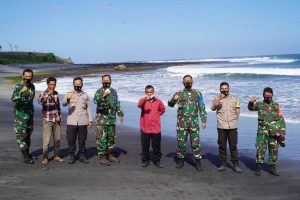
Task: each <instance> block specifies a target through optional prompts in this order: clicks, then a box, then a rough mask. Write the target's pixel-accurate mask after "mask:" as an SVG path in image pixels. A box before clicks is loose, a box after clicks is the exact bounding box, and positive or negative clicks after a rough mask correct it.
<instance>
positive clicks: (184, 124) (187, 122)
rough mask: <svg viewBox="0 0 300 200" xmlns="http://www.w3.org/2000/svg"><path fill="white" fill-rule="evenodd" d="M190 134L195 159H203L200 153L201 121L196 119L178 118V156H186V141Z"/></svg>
mask: <svg viewBox="0 0 300 200" xmlns="http://www.w3.org/2000/svg"><path fill="white" fill-rule="evenodd" d="M188 135H189V136H190V141H191V147H192V153H193V157H194V159H195V160H199V159H201V154H200V143H199V142H200V136H199V122H198V118H196V119H190V118H189V119H184V118H178V119H177V142H178V150H177V157H178V158H184V156H185V153H186V143H187V138H188Z"/></svg>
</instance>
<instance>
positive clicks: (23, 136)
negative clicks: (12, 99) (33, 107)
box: [14, 111, 33, 151]
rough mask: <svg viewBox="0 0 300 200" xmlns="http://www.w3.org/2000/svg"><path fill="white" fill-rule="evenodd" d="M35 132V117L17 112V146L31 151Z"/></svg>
mask: <svg viewBox="0 0 300 200" xmlns="http://www.w3.org/2000/svg"><path fill="white" fill-rule="evenodd" d="M32 131H33V115H32V114H27V113H22V112H19V111H17V113H16V114H15V116H14V133H15V134H16V139H17V146H18V147H19V149H20V150H21V151H22V150H29V148H30V143H31V139H30V136H31V134H32Z"/></svg>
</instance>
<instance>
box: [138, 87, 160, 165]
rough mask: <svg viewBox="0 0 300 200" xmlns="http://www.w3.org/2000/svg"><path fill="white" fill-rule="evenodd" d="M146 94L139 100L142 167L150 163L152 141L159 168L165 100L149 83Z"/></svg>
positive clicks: (154, 161)
mask: <svg viewBox="0 0 300 200" xmlns="http://www.w3.org/2000/svg"><path fill="white" fill-rule="evenodd" d="M145 93H146V96H145V97H143V98H141V99H140V100H139V102H138V107H139V108H141V118H140V127H141V143H142V153H143V155H142V167H147V166H148V165H149V147H150V141H151V144H152V150H153V154H154V160H153V163H154V165H155V166H157V167H158V168H162V166H161V165H160V158H161V150H160V141H161V130H160V129H161V125H160V116H161V115H162V114H163V113H164V112H165V110H166V109H165V106H164V104H163V102H162V101H161V100H160V99H158V98H156V97H154V88H153V86H152V85H147V86H146V88H145Z"/></svg>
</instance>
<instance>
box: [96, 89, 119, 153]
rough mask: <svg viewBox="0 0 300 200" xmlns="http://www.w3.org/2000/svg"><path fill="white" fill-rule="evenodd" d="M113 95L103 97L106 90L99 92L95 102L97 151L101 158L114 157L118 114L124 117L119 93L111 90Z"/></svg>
mask: <svg viewBox="0 0 300 200" xmlns="http://www.w3.org/2000/svg"><path fill="white" fill-rule="evenodd" d="M109 89H110V91H111V93H110V94H109V95H108V96H106V97H103V93H104V91H105V89H104V88H100V89H99V90H97V92H96V94H95V96H94V102H95V104H97V110H96V139H97V150H98V155H99V156H100V157H105V156H107V155H112V153H113V149H114V146H115V138H116V134H115V124H116V114H118V116H119V117H123V116H124V113H123V111H122V110H121V105H120V101H119V99H118V95H117V91H116V90H115V89H113V88H109Z"/></svg>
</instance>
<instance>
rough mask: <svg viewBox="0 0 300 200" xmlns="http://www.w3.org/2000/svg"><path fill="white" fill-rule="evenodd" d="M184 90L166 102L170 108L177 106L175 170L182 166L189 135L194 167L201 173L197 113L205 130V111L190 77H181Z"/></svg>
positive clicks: (200, 96) (199, 94) (200, 95)
mask: <svg viewBox="0 0 300 200" xmlns="http://www.w3.org/2000/svg"><path fill="white" fill-rule="evenodd" d="M183 84H184V87H185V88H184V89H183V90H181V91H178V92H176V93H175V94H174V95H173V97H172V98H171V99H170V100H169V101H168V105H169V106H170V107H174V106H175V104H177V105H178V110H177V141H178V150H177V164H176V167H177V168H182V167H183V165H184V156H185V152H186V142H187V137H188V134H189V135H190V140H191V146H192V151H193V156H194V159H195V162H196V164H195V167H196V169H197V170H198V171H202V170H203V168H202V165H201V161H200V159H201V154H200V144H199V142H200V138H199V121H198V112H199V114H200V118H201V122H202V128H203V129H204V128H206V115H207V114H206V111H205V104H204V101H203V97H202V94H201V92H199V91H197V90H194V89H192V84H193V79H192V77H191V76H190V75H185V76H184V77H183Z"/></svg>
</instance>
